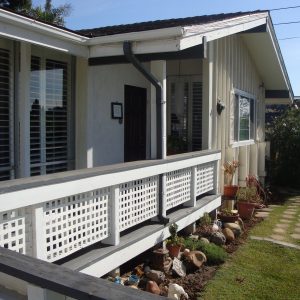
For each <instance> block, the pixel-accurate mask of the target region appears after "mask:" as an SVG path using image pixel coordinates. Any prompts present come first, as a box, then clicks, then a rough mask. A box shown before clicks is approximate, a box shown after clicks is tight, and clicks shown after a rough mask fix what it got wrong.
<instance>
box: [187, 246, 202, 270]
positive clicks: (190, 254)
mask: <svg viewBox="0 0 300 300" xmlns="http://www.w3.org/2000/svg"><path fill="white" fill-rule="evenodd" d="M186 250H187V249H186ZM184 254H185V258H186V260H187V261H188V262H189V263H192V264H193V265H194V266H195V267H196V268H200V267H201V266H202V265H203V263H205V262H206V261H207V259H206V256H205V254H204V253H203V252H201V251H197V250H195V251H186V252H184Z"/></svg>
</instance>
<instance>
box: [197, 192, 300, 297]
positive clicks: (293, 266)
mask: <svg viewBox="0 0 300 300" xmlns="http://www.w3.org/2000/svg"><path fill="white" fill-rule="evenodd" d="M295 199H299V196H298V197H289V199H288V200H287V201H286V202H285V203H284V204H283V205H280V206H278V207H275V208H274V209H273V211H272V212H271V213H270V215H269V217H268V218H267V219H266V220H264V221H263V222H261V223H259V224H258V225H257V226H255V227H254V228H253V229H252V230H251V232H250V235H254V236H260V237H269V236H270V235H271V234H272V233H273V228H274V227H275V225H276V224H277V223H279V220H280V219H282V213H283V212H284V211H285V210H286V209H287V207H288V206H289V204H290V203H291V201H292V200H295ZM298 216H300V207H298V208H297V214H296V216H295V218H293V220H292V222H291V223H289V228H288V229H287V233H286V234H285V241H286V242H292V243H294V244H297V242H298V243H299V240H298V241H297V240H294V239H292V238H291V237H290V233H292V232H293V228H294V226H295V223H296V222H297V220H298V219H299V217H298ZM199 299H205V300H218V299H228V300H231V299H232V300H238V299H247V300H248V299H251V300H252V299H263V300H268V299H270V300H271V299H272V300H274V299H275V300H276V299H278V300H279V299H280V300H298V299H300V250H297V249H293V248H287V247H283V246H279V245H276V244H273V243H271V242H267V241H257V240H251V239H248V240H247V242H246V243H245V244H244V245H243V246H241V247H240V248H239V249H238V250H237V251H236V253H234V254H233V255H232V256H231V257H230V258H229V259H228V260H227V262H226V263H225V264H224V265H223V266H222V267H221V268H220V269H219V270H218V271H217V273H216V276H215V277H214V278H213V279H212V280H211V281H210V282H209V283H208V285H207V286H206V287H205V290H204V292H203V293H202V297H201V298H199Z"/></svg>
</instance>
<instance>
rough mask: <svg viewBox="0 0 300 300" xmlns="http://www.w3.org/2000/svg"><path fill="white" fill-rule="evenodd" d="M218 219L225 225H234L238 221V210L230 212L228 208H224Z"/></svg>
mask: <svg viewBox="0 0 300 300" xmlns="http://www.w3.org/2000/svg"><path fill="white" fill-rule="evenodd" d="M218 217H219V219H220V220H221V221H222V222H225V223H234V222H235V221H237V220H238V218H239V214H238V212H237V211H236V210H229V209H227V208H222V209H221V210H220V211H219V213H218Z"/></svg>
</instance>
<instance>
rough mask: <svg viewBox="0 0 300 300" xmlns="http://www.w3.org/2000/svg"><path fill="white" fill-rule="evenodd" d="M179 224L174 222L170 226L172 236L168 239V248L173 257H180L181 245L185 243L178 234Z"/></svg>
mask: <svg viewBox="0 0 300 300" xmlns="http://www.w3.org/2000/svg"><path fill="white" fill-rule="evenodd" d="M177 230H178V225H177V224H176V223H172V224H171V225H170V226H169V232H170V235H171V236H170V238H169V239H167V241H166V243H167V249H168V250H169V254H170V256H171V257H172V258H174V257H178V255H179V252H180V250H181V247H182V245H183V239H182V238H181V237H179V236H178V235H177Z"/></svg>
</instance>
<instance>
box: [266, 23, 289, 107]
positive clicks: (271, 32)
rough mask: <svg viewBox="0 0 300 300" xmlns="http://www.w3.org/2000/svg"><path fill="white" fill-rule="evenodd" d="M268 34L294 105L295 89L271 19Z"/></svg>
mask: <svg viewBox="0 0 300 300" xmlns="http://www.w3.org/2000/svg"><path fill="white" fill-rule="evenodd" d="M267 32H268V33H269V37H270V39H271V42H272V45H273V48H274V51H275V53H276V57H277V62H278V64H279V66H280V69H281V72H282V76H283V79H284V82H285V84H286V88H287V89H288V90H289V92H290V98H289V102H290V103H289V104H291V103H293V98H294V94H293V89H292V85H291V83H290V80H289V76H288V73H287V70H286V67H285V63H284V60H283V57H282V54H281V50H280V46H279V43H278V40H277V37H276V34H275V30H274V27H273V25H272V22H271V20H270V19H268V22H267ZM280 101H282V100H280Z"/></svg>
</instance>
